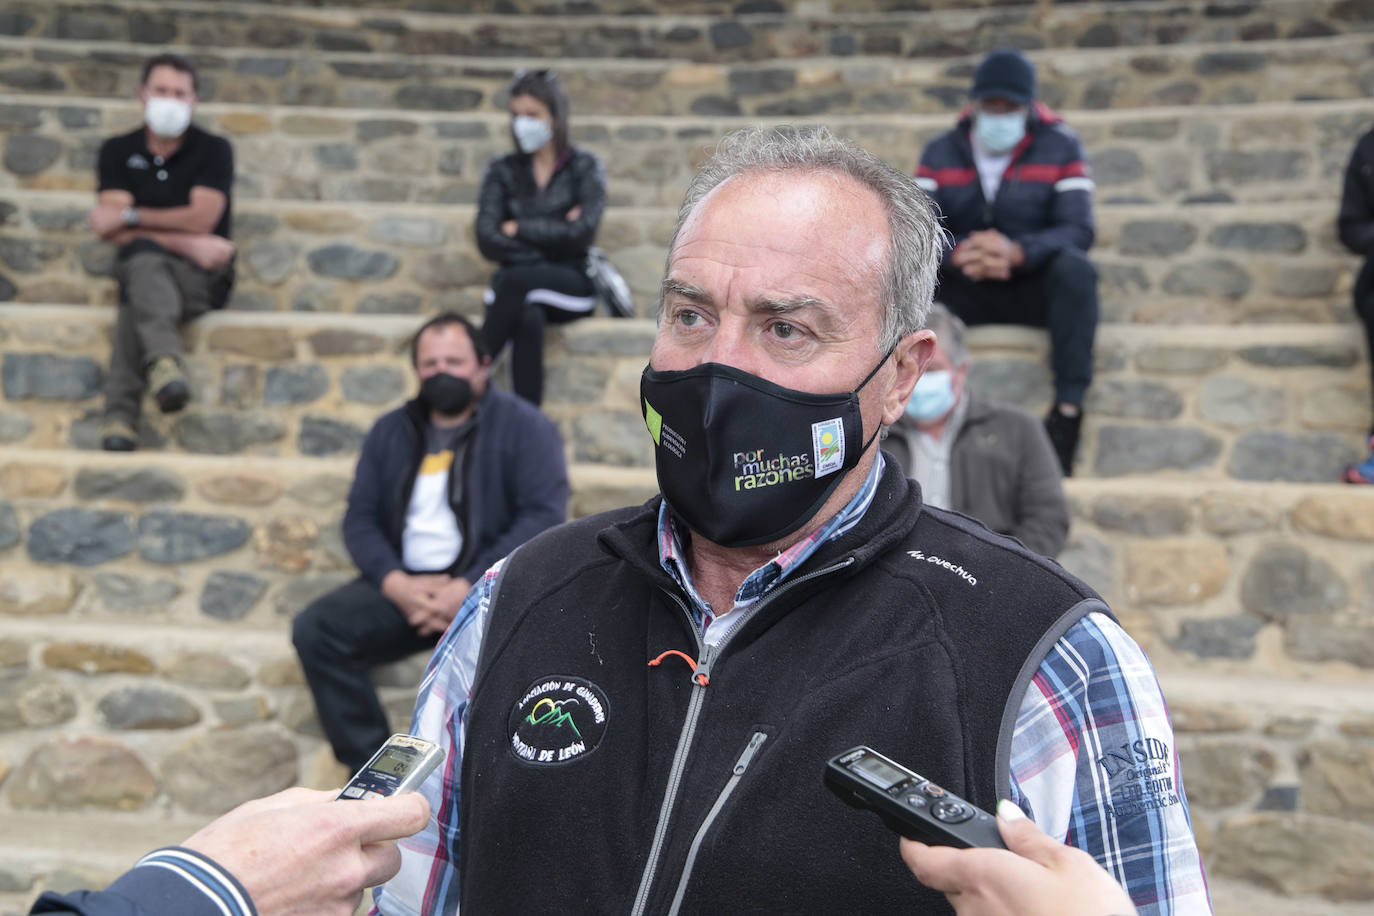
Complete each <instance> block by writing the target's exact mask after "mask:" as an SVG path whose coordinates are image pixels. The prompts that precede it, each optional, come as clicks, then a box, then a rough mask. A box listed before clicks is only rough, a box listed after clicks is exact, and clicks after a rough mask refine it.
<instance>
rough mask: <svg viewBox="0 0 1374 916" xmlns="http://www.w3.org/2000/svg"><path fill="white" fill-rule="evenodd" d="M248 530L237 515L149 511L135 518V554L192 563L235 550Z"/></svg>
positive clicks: (151, 560) (245, 539) (151, 559)
mask: <svg viewBox="0 0 1374 916" xmlns="http://www.w3.org/2000/svg"><path fill="white" fill-rule="evenodd" d="M252 533H253V529H252V528H251V527H250V526H249V525H248V523H247V522H245V521H243V520H242V519H239V518H231V517H226V516H218V515H204V514H201V513H196V512H163V511H158V512H149V513H148V514H146V515H144V516H143V517H142V518H140V519H139V520H138V554H139V556H141V557H142V558H143V559H144V560H147V561H148V562H149V563H192V562H195V561H196V560H203V559H205V558H206V557H215V556H219V555H221V554H225V553H230V552H231V551H234V550H237V549H238V548H240V547H242V546H243V545H244V544H245V543H247V542H248V536H249V535H250V534H252Z"/></svg>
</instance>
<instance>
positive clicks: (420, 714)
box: [371, 560, 505, 916]
mask: <svg viewBox="0 0 1374 916" xmlns="http://www.w3.org/2000/svg"><path fill="white" fill-rule="evenodd" d="M504 563H505V561H504V560H502V561H501V562H499V563H497V564H496V565H495V566H493V567H492V568H491V569H489V570H487V571H486V573H485V574H483V576H482V578H481V579H480V580H478V582H477V584H476V585H474V586H473V588H472V589H471V591H469V592H468V596H467V598H466V599H465V600H464V601H463V606H462V607H460V608H459V609H458V613H457V615H456V616H455V617H454V618H453V623H452V624H450V625H449V628H448V630H447V631H446V632H445V633H444V637H443V639H441V640H440V641H439V645H438V647H437V648H436V649H435V650H434V655H433V656H432V657H431V658H430V660H429V668H428V669H427V670H426V671H425V677H424V680H423V681H421V682H420V691H419V696H418V697H417V698H416V701H415V714H414V716H413V717H412V719H411V723H410V730H411V733H412V734H414V735H417V736H419V737H421V738H424V739H425V740H426V741H432V742H434V743H435V744H437V745H439V747H440V748H441V749H443V751H444V753H445V758H444V763H443V765H442V766H439V767H436V768H435V770H434V772H433V773H431V774H430V776H429V778H428V779H427V780H425V783H424V785H422V786H421V787H420V789H419V791H420V792H421V793H422V794H423V795H424V796H425V798H426V800H428V802H429V809H430V811H431V812H433V816H431V817H430V819H429V823H428V824H426V825H425V829H424V830H421V831H420V832H419V833H417V834H415V835H414V836H412V837H408V838H406V839H403V840H400V841H399V842H398V844H397V845H398V846H399V847H400V849H401V870H400V871H399V872H398V873H397V874H396V876H395V877H394V878H392V879H391V880H390V881H388V882H387V883H386V884H384V885H382V886H381V887H379V888H377V889H376V890H375V891H374V892H373V902H374V906H373V908H372V911H371V913H372V914H384V916H421V914H424V916H431V914H434V916H450V914H455V913H457V912H458V900H459V890H460V888H459V886H458V840H459V825H460V823H461V821H460V818H459V816H460V813H461V806H460V801H461V799H460V789H461V787H462V775H463V739H464V736H465V735H466V733H467V716H468V701H469V699H470V698H471V695H472V684H473V680H474V678H475V676H476V673H477V659H478V655H479V654H480V652H481V649H482V636H483V634H484V633H485V632H486V628H487V613H488V611H489V609H490V607H491V597H492V589H493V587H494V585H495V583H496V578H497V576H498V574H499V573H500V571H501V567H502V566H503V565H504Z"/></svg>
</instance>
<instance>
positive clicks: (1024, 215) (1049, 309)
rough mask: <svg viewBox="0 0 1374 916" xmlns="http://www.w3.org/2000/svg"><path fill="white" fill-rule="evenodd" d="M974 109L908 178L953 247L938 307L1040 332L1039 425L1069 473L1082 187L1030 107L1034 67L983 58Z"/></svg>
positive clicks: (1069, 142)
mask: <svg viewBox="0 0 1374 916" xmlns="http://www.w3.org/2000/svg"><path fill="white" fill-rule="evenodd" d="M971 95H972V99H973V104H972V105H971V106H970V107H969V108H968V109H966V111H965V112H964V115H963V117H962V118H961V119H960V121H959V123H958V124H957V125H956V126H955V127H954V129H953V130H949V131H946V132H945V133H943V134H941V135H940V136H938V137H936V138H935V139H934V140H932V141H931V142H930V144H929V145H927V146H926V148H925V150H924V151H923V152H922V153H921V164H920V167H919V168H918V169H917V171H916V181H917V183H918V184H919V185H920V186H921V188H922V189H924V190H925V191H926V193H928V194H930V195H931V196H932V197H933V198H934V199H935V202H936V203H937V204H939V206H940V211H941V213H942V214H943V215H944V220H945V228H946V229H948V230H949V231H950V233H951V234H952V235H953V237H954V238H953V244H952V245H951V246H950V247H948V248H947V249H946V251H945V253H944V258H943V260H942V262H941V264H940V277H939V283H940V286H939V293H938V294H937V296H938V298H939V299H940V301H942V302H944V303H945V304H946V305H948V306H949V308H950V310H951V311H953V312H954V313H955V314H956V315H958V316H959V317H960V318H962V319H963V320H964V322H965V323H967V324H969V325H976V324H1024V325H1033V326H1035V327H1044V328H1048V329H1049V332H1050V350H1051V356H1052V361H1053V368H1054V404H1053V405H1052V406H1051V408H1050V412H1049V414H1048V416H1046V418H1045V429H1046V431H1048V432H1049V434H1050V441H1051V442H1053V443H1054V449H1055V452H1056V454H1057V455H1058V457H1059V462H1060V464H1061V465H1062V467H1063V470H1064V475H1065V476H1069V475H1070V474H1071V473H1072V472H1073V458H1074V454H1075V452H1076V451H1077V450H1078V433H1079V428H1080V426H1081V425H1082V421H1083V395H1084V393H1085V392H1086V391H1087V389H1088V384H1089V383H1090V382H1091V381H1092V371H1093V355H1092V350H1093V336H1094V334H1095V333H1096V330H1097V271H1096V270H1095V269H1094V268H1093V265H1092V263H1091V262H1090V261H1089V260H1088V258H1087V250H1088V248H1089V247H1090V246H1091V245H1092V243H1093V231H1094V230H1093V213H1092V189H1093V182H1092V179H1091V178H1090V177H1089V169H1088V165H1087V163H1086V161H1085V160H1084V158H1083V145H1082V143H1081V142H1080V141H1079V139H1078V135H1077V134H1075V133H1074V132H1073V131H1071V130H1069V128H1068V127H1066V126H1065V125H1064V123H1063V122H1062V121H1061V120H1060V119H1059V117H1058V115H1056V114H1055V113H1054V112H1052V111H1051V110H1050V109H1049V108H1047V107H1046V106H1044V105H1043V104H1041V103H1039V102H1037V101H1035V66H1034V65H1033V64H1031V62H1030V61H1029V60H1027V59H1026V56H1025V55H1024V54H1022V53H1021V52H1020V51H1014V50H1010V49H1000V50H997V51H993V52H992V53H991V54H989V55H988V56H987V57H986V58H984V59H983V62H982V63H980V64H979V65H978V69H977V71H975V73H974V76H973V89H972V92H971Z"/></svg>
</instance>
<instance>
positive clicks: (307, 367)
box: [262, 363, 329, 407]
mask: <svg viewBox="0 0 1374 916" xmlns="http://www.w3.org/2000/svg"><path fill="white" fill-rule="evenodd" d="M328 393H329V372H328V371H326V370H325V368H324V366H321V365H320V364H319V363H303V364H299V365H295V366H271V367H269V368H268V370H267V377H266V381H265V382H264V383H263V386H262V402H263V404H264V405H266V406H268V407H273V406H279V405H284V404H310V403H313V402H315V401H318V400H319V399H320V398H322V397H324V396H325V395H326V394H328Z"/></svg>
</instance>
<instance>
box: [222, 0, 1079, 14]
mask: <svg viewBox="0 0 1374 916" xmlns="http://www.w3.org/2000/svg"><path fill="white" fill-rule="evenodd" d="M212 2H213V5H216V6H220V7H229V8H233V7H237V6H240V5H242V4H241V3H240V2H239V0H212ZM1036 2H1038V0H920V2H919V3H917V2H913V0H667V2H659V3H650V2H648V0H464V2H463V3H462V4H454V3H453V2H452V0H342V2H339V0H327V2H325V0H277V4H276V5H277V6H294V7H329V8H331V9H361V10H365V11H368V12H371V13H379V12H381V11H383V10H385V11H388V12H412V13H436V14H448V15H449V16H450V17H452V18H457V17H460V16H465V15H471V14H477V13H480V14H483V15H496V16H529V15H536V16H655V15H662V14H664V13H665V12H666V11H671V12H672V13H673V14H676V15H679V16H730V15H737V16H744V15H749V14H758V13H776V14H783V13H786V14H789V15H793V16H796V15H817V14H820V13H837V12H845V13H858V12H865V13H866V12H879V13H885V12H906V11H911V10H912V9H914V8H916V7H920V8H921V9H923V10H963V9H971V8H1002V7H1019V6H1031V5H1034V4H1035V3H1036ZM1051 2H1053V0H1051ZM1068 2H1071V3H1072V2H1076V0H1068Z"/></svg>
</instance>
